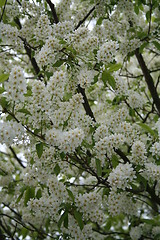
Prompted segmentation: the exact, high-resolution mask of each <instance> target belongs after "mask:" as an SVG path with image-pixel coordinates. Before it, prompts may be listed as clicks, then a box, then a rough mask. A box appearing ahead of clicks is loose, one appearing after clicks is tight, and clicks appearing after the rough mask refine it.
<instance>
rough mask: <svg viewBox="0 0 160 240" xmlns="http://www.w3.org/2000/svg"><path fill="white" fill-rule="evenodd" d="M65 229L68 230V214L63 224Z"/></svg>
mask: <svg viewBox="0 0 160 240" xmlns="http://www.w3.org/2000/svg"><path fill="white" fill-rule="evenodd" d="M63 225H64V227H65V228H68V214H67V215H66V217H65V219H64V223H63Z"/></svg>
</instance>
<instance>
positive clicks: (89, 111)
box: [78, 85, 96, 122]
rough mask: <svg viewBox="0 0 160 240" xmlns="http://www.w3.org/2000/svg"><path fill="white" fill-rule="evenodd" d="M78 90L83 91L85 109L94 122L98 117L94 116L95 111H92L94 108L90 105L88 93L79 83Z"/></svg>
mask: <svg viewBox="0 0 160 240" xmlns="http://www.w3.org/2000/svg"><path fill="white" fill-rule="evenodd" d="M78 92H79V93H81V94H82V96H83V100H84V102H83V107H84V109H85V111H86V114H87V115H88V116H90V117H91V118H92V120H93V121H94V122H96V119H95V117H94V114H93V112H92V110H91V107H90V105H89V102H88V99H87V96H86V93H85V89H84V88H81V86H80V85H78Z"/></svg>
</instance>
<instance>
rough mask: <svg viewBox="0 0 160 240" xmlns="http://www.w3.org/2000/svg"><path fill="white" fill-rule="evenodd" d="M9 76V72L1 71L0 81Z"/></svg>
mask: <svg viewBox="0 0 160 240" xmlns="http://www.w3.org/2000/svg"><path fill="white" fill-rule="evenodd" d="M8 78H9V74H8V73H3V74H1V75H0V83H3V82H5V81H6V80H8Z"/></svg>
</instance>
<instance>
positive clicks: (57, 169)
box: [54, 163, 61, 175]
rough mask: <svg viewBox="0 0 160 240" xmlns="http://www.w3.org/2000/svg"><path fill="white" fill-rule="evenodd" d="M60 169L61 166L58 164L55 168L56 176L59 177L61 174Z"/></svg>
mask: <svg viewBox="0 0 160 240" xmlns="http://www.w3.org/2000/svg"><path fill="white" fill-rule="evenodd" d="M60 170H61V169H60V167H59V165H58V163H57V164H56V166H55V168H54V172H55V174H56V175H58V174H59V173H60Z"/></svg>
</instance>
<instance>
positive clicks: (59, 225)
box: [58, 211, 68, 228]
mask: <svg viewBox="0 0 160 240" xmlns="http://www.w3.org/2000/svg"><path fill="white" fill-rule="evenodd" d="M65 218H68V211H65V212H64V213H63V214H62V215H61V217H60V219H59V221H58V227H59V228H60V227H61V225H62V222H64V220H65Z"/></svg>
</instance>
